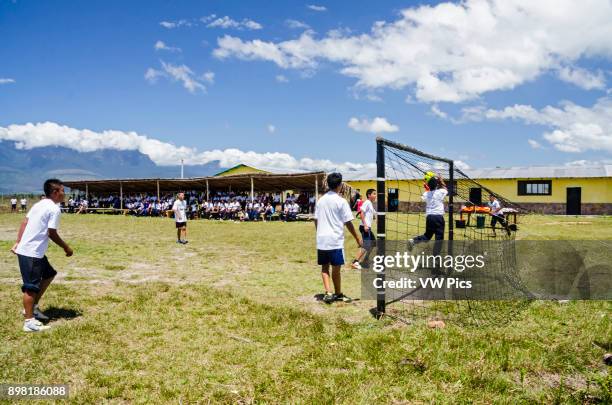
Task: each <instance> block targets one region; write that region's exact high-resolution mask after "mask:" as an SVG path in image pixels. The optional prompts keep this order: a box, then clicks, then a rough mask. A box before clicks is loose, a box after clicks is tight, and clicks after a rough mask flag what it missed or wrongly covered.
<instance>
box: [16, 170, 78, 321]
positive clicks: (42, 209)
mask: <svg viewBox="0 0 612 405" xmlns="http://www.w3.org/2000/svg"><path fill="white" fill-rule="evenodd" d="M43 187H44V190H45V196H46V197H47V198H45V199H43V200H40V201H39V202H37V203H36V204H34V206H33V207H32V209H31V210H30V212H28V215H27V216H26V218H25V219H24V220H23V222H22V223H21V227H20V228H19V233H18V234H17V242H15V245H13V247H12V249H11V251H12V252H13V253H15V254H16V255H17V259H18V261H19V270H20V271H21V278H22V279H23V286H22V287H21V290H22V291H23V308H24V311H23V314H24V317H25V321H24V323H23V330H24V332H40V331H42V330H45V329H49V326H47V325H43V324H42V323H41V322H40V321H41V320H43V321H46V320H48V319H49V318H48V317H47V316H46V315H45V314H44V313H42V311H41V310H40V308H39V307H38V302H39V301H40V298H41V297H42V296H43V294H44V293H45V291H46V290H47V287H49V284H51V281H53V278H54V277H55V275H56V274H57V272H56V271H55V270H54V269H53V267H51V264H49V260H47V256H45V253H46V251H47V248H48V247H49V239H51V240H52V241H53V242H55V243H56V244H57V245H58V246H60V247H61V248H62V249H64V252H65V253H66V256H68V257H70V256H72V253H73V252H72V249H71V248H70V246H68V244H67V243H66V242H64V241H63V240H62V238H60V236H59V234H58V233H57V229H58V227H59V220H60V215H61V210H60V208H59V206H58V204H59V203H61V202H62V201H64V186H63V184H62V182H61V181H59V180H57V179H49V180H47V181H45V184H44V186H43Z"/></svg>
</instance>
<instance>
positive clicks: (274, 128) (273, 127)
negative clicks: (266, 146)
mask: <svg viewBox="0 0 612 405" xmlns="http://www.w3.org/2000/svg"><path fill="white" fill-rule="evenodd" d="M268 132H269V133H271V134H273V133H275V132H276V126H274V125H272V124H268Z"/></svg>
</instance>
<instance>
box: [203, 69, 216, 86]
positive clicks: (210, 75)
mask: <svg viewBox="0 0 612 405" xmlns="http://www.w3.org/2000/svg"><path fill="white" fill-rule="evenodd" d="M202 80H204V81H205V82H206V83H210V84H213V83H214V82H215V73H214V72H211V71H208V72H205V73H204V74H203V75H202Z"/></svg>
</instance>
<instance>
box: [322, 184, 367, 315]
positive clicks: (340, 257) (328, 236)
mask: <svg viewBox="0 0 612 405" xmlns="http://www.w3.org/2000/svg"><path fill="white" fill-rule="evenodd" d="M327 185H328V187H329V190H330V191H328V192H327V193H325V195H323V196H322V197H321V198H320V199H319V201H317V204H316V207H315V228H316V230H317V262H318V264H319V265H320V266H321V277H322V278H323V287H324V288H325V294H324V296H323V301H324V302H325V303H327V304H331V303H332V302H334V301H343V302H351V299H350V298H349V297H347V296H346V295H344V294H343V293H342V281H341V275H340V270H341V268H342V265H344V227H345V226H346V228H347V229H348V230H349V232H350V233H351V234H352V235H353V237H354V238H355V241H357V245H359V247H361V246H362V245H363V244H362V241H361V239H360V238H359V236H358V235H357V232H356V231H355V227H354V226H353V223H352V222H351V221H352V220H353V212H352V211H351V207H350V206H349V203H348V201H346V200H345V199H344V198H342V197H341V196H340V195H339V194H338V193H339V191H340V190H341V188H342V175H341V174H340V173H330V174H329V175H328V176H327ZM330 266H331V269H332V274H331V279H332V281H333V284H334V294H332V292H331V288H330V274H329V268H330Z"/></svg>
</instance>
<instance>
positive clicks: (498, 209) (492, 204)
mask: <svg viewBox="0 0 612 405" xmlns="http://www.w3.org/2000/svg"><path fill="white" fill-rule="evenodd" d="M487 205H488V206H489V209H490V211H489V214H491V229H492V230H493V236H496V234H495V224H497V223H498V222H499V223H500V224H501V226H502V228H504V229H505V230H506V232H507V233H508V236H509V235H510V228H508V223H507V222H506V217H505V216H504V214H503V211H502V206H501V204H500V203H499V200H498V199H497V197H495V196H494V195H493V194H491V195H489V203H488V204H487Z"/></svg>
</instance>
